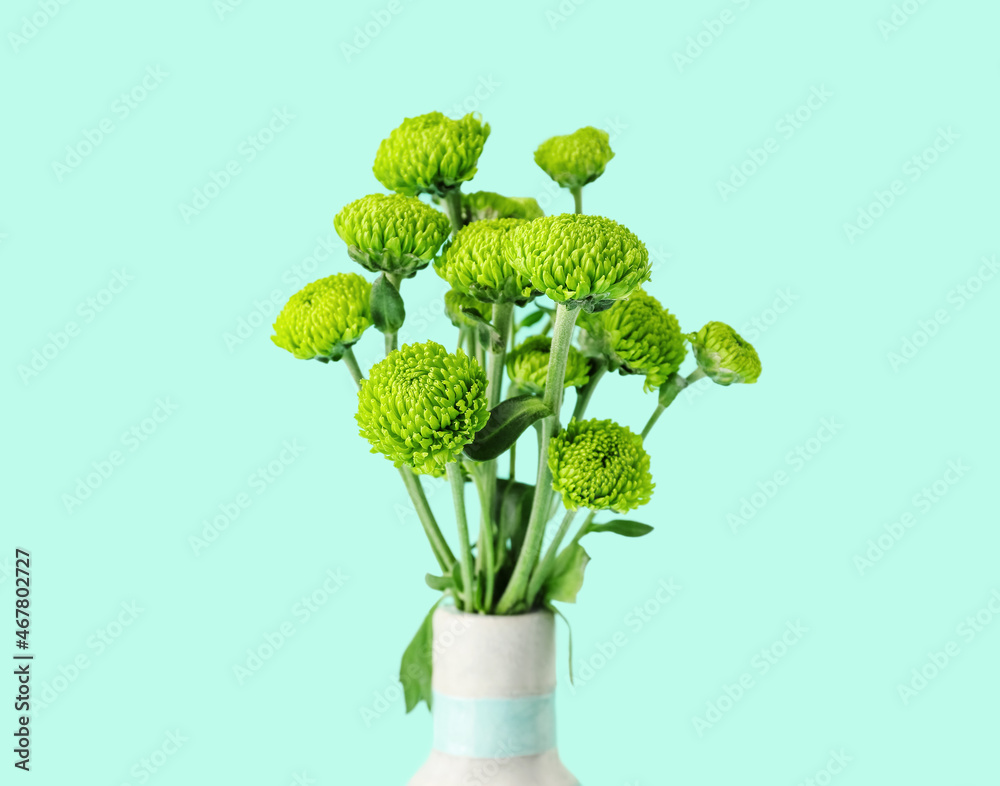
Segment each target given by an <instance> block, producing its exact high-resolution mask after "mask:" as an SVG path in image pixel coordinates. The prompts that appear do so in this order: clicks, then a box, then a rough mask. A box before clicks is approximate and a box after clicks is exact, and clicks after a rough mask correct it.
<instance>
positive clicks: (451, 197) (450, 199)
mask: <svg viewBox="0 0 1000 786" xmlns="http://www.w3.org/2000/svg"><path fill="white" fill-rule="evenodd" d="M444 206H445V208H446V210H445V212H446V213H447V214H448V218H449V219H450V220H451V233H452V234H453V235H454V234H455V233H456V232H458V230H460V229H461V228H462V189H461V187H459V186H455V187H454V188H453V189H451V190H450V191H448V193H446V194H445V195H444Z"/></svg>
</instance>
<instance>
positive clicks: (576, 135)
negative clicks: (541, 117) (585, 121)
mask: <svg viewBox="0 0 1000 786" xmlns="http://www.w3.org/2000/svg"><path fill="white" fill-rule="evenodd" d="M614 157H615V154H614V153H613V152H612V151H611V145H609V144H608V132H607V131H600V130H598V129H596V128H593V127H592V126H587V127H586V128H581V129H579V130H578V131H574V132H573V133H572V134H567V135H566V136H554V137H552V138H551V139H546V140H545V141H544V142H542V144H540V145H539V146H538V149H537V150H536V151H535V163H536V164H538V166H540V167H541V168H542V169H544V170H545V173H546V174H547V175H548V176H549V177H551V178H552V179H553V180H555V181H556V182H557V183H558V184H559V185H560V186H562V187H563V188H581V187H583V186H585V185H587V183H590V182H593V181H594V180H597V178H599V177H600V176H601V175H602V174H604V167H605V166H606V165H607V163H608V161H610V160H611V159H612V158H614Z"/></svg>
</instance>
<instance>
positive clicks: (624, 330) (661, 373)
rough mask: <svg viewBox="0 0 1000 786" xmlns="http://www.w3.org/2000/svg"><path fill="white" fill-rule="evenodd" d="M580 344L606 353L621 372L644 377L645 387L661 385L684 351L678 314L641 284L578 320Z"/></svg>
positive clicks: (677, 364)
mask: <svg viewBox="0 0 1000 786" xmlns="http://www.w3.org/2000/svg"><path fill="white" fill-rule="evenodd" d="M581 326H582V327H583V328H584V330H583V331H581V334H580V345H581V347H583V348H584V349H585V350H586V351H588V352H590V353H592V354H597V355H606V356H607V357H608V358H609V360H610V361H611V363H612V366H617V367H618V371H619V372H620V373H622V374H641V375H643V376H645V377H646V381H645V390H646V391H647V392H649V391H650V390H653V389H655V388H658V387H660V385H662V384H663V383H664V382H666V381H667V377H669V376H670V375H671V374H673V373H674V372H675V371H677V369H679V368H680V367H681V363H683V362H684V358H685V356H686V355H687V346H686V344H685V343H684V334H682V333H681V329H680V325H679V324H678V323H677V317H675V316H674V315H673V314H671V313H670V312H669V311H667V310H666V309H665V308H663V306H661V305H660V301H658V300H657V299H656V298H655V297H652V296H651V295H647V294H646V293H645V292H643V290H642V288H639V289H636V290H635V291H634V292H633V293H632V294H631V295H629V296H628V298H626V299H624V300H618V301H616V302H615V304H614V305H613V306H611V308H609V309H607V310H606V311H602V312H600V313H599V314H590V315H588V316H587V317H586V319H584V320H581Z"/></svg>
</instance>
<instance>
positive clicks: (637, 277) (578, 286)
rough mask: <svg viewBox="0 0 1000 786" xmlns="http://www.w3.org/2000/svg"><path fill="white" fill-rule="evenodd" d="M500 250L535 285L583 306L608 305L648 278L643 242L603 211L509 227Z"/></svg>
mask: <svg viewBox="0 0 1000 786" xmlns="http://www.w3.org/2000/svg"><path fill="white" fill-rule="evenodd" d="M473 226H474V225H473ZM503 251H504V253H505V254H506V255H507V260H508V261H509V262H510V264H511V266H512V267H513V268H514V269H515V270H517V271H518V272H519V273H520V274H521V275H522V276H524V277H525V278H527V279H530V281H531V284H532V286H533V287H534V288H535V289H537V290H541V291H542V292H544V293H545V294H546V295H548V296H549V297H550V298H552V299H553V300H554V301H556V302H557V303H567V302H574V303H578V304H579V305H581V306H582V307H583V308H584V309H586V310H587V311H601V310H603V309H605V308H607V307H608V306H610V305H611V301H614V300H619V299H620V298H623V297H627V296H628V295H629V294H630V293H631V292H632V290H633V289H635V288H636V287H637V286H639V285H640V284H642V283H644V282H645V281H647V280H648V279H649V273H650V265H649V254H648V252H647V251H646V246H645V245H644V244H643V243H642V241H641V240H639V238H637V237H636V236H635V235H634V234H632V233H631V232H630V231H629V230H628V229H626V228H625V227H623V226H622V225H621V224H619V223H617V222H615V221H612V220H611V219H610V218H603V217H601V216H584V215H574V214H570V213H563V214H562V215H559V216H546V217H545V218H536V219H535V220H534V221H529V222H528V223H526V224H523V225H522V226H519V227H517V228H516V229H515V230H514V231H513V232H511V233H510V237H509V242H508V243H505V244H504V246H503Z"/></svg>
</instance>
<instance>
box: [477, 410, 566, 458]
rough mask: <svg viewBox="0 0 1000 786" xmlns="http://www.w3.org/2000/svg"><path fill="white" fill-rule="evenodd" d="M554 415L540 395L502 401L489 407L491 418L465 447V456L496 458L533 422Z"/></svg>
mask: <svg viewBox="0 0 1000 786" xmlns="http://www.w3.org/2000/svg"><path fill="white" fill-rule="evenodd" d="M551 414H552V410H550V409H549V408H548V407H547V406H545V404H543V403H542V400H541V399H540V398H538V397H537V396H531V395H527V396H518V397H517V398H509V399H507V400H506V401H501V402H500V403H499V404H497V405H496V406H495V407H493V409H491V410H490V419H489V420H488V421H486V425H485V426H484V427H483V428H482V429H480V430H479V432H478V433H477V434H476V438H475V439H474V440H473V441H472V442H470V443H469V444H468V445H466V446H465V455H466V456H468V457H469V458H470V459H472V460H473V461H489V460H490V459H495V458H496V457H497V456H499V455H500V454H501V453H503V452H504V451H505V450H507V449H508V448H509V447H510V446H511V445H513V444H514V443H515V442H517V438H518V437H519V436H521V434H523V433H524V430H525V429H526V428H528V426H530V425H531V424H532V423H535V422H536V421H538V420H541V419H542V418H544V417H547V416H548V415H551Z"/></svg>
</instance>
